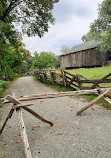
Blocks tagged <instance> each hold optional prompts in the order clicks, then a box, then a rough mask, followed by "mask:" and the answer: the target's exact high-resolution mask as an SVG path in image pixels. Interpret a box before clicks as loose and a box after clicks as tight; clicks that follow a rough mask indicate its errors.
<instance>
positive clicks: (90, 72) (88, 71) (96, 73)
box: [34, 66, 111, 109]
mask: <svg viewBox="0 0 111 158" xmlns="http://www.w3.org/2000/svg"><path fill="white" fill-rule="evenodd" d="M66 71H68V72H70V73H72V74H81V75H83V76H85V77H86V78H89V79H101V78H102V77H104V76H106V75H108V74H109V73H111V66H104V67H97V68H80V69H72V70H66ZM57 72H59V71H57ZM34 78H35V79H36V80H37V78H36V77H34ZM109 78H111V76H110V77H109ZM44 84H45V85H47V86H49V87H51V88H54V89H56V90H57V91H61V92H66V91H73V89H72V88H66V87H63V86H59V85H52V84H49V83H44ZM87 85H88V84H87ZM101 85H102V86H105V87H111V83H104V84H101ZM85 86H86V84H85ZM78 97H83V98H85V99H86V100H87V101H92V100H93V99H95V98H96V97H97V95H93V94H90V95H88V94H87V95H79V96H78ZM97 103H98V104H99V105H102V106H104V107H105V108H107V109H111V104H109V103H108V102H107V101H105V100H104V99H101V100H100V101H98V102H97Z"/></svg>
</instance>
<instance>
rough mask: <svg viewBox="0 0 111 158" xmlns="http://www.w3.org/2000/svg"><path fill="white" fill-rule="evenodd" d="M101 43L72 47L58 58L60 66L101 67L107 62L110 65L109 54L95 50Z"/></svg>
mask: <svg viewBox="0 0 111 158" xmlns="http://www.w3.org/2000/svg"><path fill="white" fill-rule="evenodd" d="M100 44H101V42H95V41H89V42H85V43H83V44H80V45H77V46H74V47H73V48H71V49H70V50H69V52H68V53H66V54H63V55H61V56H60V59H61V66H62V67H64V68H66V69H69V68H78V67H95V66H103V65H105V64H107V62H108V61H110V63H111V52H110V51H108V52H100V51H98V50H97V46H99V45H100Z"/></svg>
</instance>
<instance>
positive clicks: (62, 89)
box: [33, 76, 73, 92]
mask: <svg viewBox="0 0 111 158" xmlns="http://www.w3.org/2000/svg"><path fill="white" fill-rule="evenodd" d="M33 78H34V80H35V81H39V82H40V80H38V79H37V77H36V76H33ZM42 83H43V82H42ZM43 84H45V85H46V86H48V87H51V88H53V89H55V90H57V91H58V92H67V91H73V88H70V87H67V88H66V87H64V86H60V85H57V84H51V83H43Z"/></svg>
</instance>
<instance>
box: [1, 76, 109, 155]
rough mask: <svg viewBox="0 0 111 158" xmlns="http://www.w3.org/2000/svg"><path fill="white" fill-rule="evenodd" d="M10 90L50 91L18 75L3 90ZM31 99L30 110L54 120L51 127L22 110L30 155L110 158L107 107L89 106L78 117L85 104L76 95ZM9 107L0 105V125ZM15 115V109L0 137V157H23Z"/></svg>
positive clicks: (28, 92)
mask: <svg viewBox="0 0 111 158" xmlns="http://www.w3.org/2000/svg"><path fill="white" fill-rule="evenodd" d="M13 92H14V93H15V95H16V96H21V95H30V94H37V93H41V94H43V93H51V92H54V90H53V89H51V88H49V87H46V86H45V85H43V84H42V83H39V82H37V81H34V80H33V78H32V77H22V78H19V79H18V80H16V81H14V83H13V84H12V85H10V87H9V88H8V89H7V90H6V93H9V94H12V93H13ZM31 102H32V103H33V104H34V105H33V106H32V109H34V110H35V111H37V112H38V113H39V114H40V115H41V116H43V117H44V118H46V119H48V120H50V121H52V122H54V126H53V127H50V126H49V125H48V124H46V123H43V122H41V121H40V120H38V119H36V118H34V117H33V116H32V115H31V114H29V113H27V112H25V111H23V116H24V120H25V125H26V129H27V133H28V138H29V142H30V148H31V152H32V157H33V158H38V157H39V158H111V111H110V110H102V109H97V108H95V110H94V109H93V110H92V109H91V108H90V109H88V110H86V111H85V112H83V113H82V115H81V116H76V112H77V110H78V109H79V108H80V107H82V106H83V105H85V104H86V103H85V102H82V101H81V100H79V99H76V98H70V97H63V98H53V99H45V100H42V99H41V100H35V101H31ZM10 108H11V104H8V105H5V106H4V107H2V108H0V126H1V125H2V124H3V122H4V120H5V118H6V116H7V114H8V112H9V110H10ZM17 117H18V116H17V114H16V112H15V113H14V115H13V116H12V118H11V119H10V120H9V121H8V124H7V126H6V128H5V130H4V131H3V134H2V135H1V137H0V158H2V157H3V156H4V157H6V158H8V157H9V158H25V155H24V146H23V143H22V140H21V137H20V135H19V125H18V119H17ZM18 140H19V141H18ZM17 142H18V143H17Z"/></svg>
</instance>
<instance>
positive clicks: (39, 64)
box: [32, 52, 60, 69]
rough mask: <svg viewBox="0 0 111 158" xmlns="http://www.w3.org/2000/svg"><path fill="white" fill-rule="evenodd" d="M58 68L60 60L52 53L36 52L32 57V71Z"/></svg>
mask: <svg viewBox="0 0 111 158" xmlns="http://www.w3.org/2000/svg"><path fill="white" fill-rule="evenodd" d="M59 66H60V60H59V58H58V57H57V56H55V54H53V53H52V52H41V53H40V54H38V53H37V52H35V53H34V57H33V58H32V69H37V68H38V69H43V68H53V67H59Z"/></svg>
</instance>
